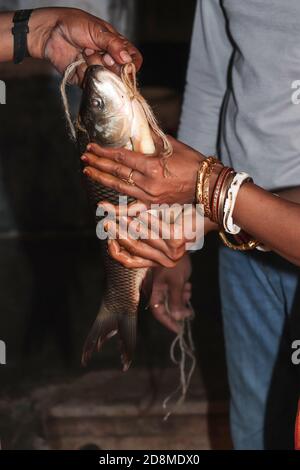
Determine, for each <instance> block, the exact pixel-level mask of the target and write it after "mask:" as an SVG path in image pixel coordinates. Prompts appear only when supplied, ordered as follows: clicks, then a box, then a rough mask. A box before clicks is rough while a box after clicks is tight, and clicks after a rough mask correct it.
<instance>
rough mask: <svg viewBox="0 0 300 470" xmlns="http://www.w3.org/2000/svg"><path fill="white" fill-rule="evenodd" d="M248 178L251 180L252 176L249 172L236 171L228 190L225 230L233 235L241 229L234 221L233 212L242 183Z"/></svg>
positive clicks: (224, 219)
mask: <svg viewBox="0 0 300 470" xmlns="http://www.w3.org/2000/svg"><path fill="white" fill-rule="evenodd" d="M246 180H248V181H251V178H250V176H249V175H248V174H247V173H243V172H242V173H236V175H235V177H234V178H233V180H232V183H231V185H230V188H229V190H228V193H227V197H226V201H225V204H224V218H223V226H224V229H225V231H226V232H227V233H231V234H232V235H237V234H238V233H239V232H240V231H241V227H239V226H238V225H236V224H234V223H233V218H232V214H233V211H234V206H235V203H236V199H237V195H238V192H239V190H240V188H241V186H242V184H243V183H245V182H246Z"/></svg>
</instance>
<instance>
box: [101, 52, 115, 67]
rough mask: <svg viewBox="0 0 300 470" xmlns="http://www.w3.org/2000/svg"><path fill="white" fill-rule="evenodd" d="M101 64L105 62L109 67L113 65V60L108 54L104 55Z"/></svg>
mask: <svg viewBox="0 0 300 470" xmlns="http://www.w3.org/2000/svg"><path fill="white" fill-rule="evenodd" d="M103 62H105V63H106V65H108V66H109V67H111V66H112V65H114V64H115V61H114V59H113V58H112V57H111V56H110V55H109V54H104V56H103Z"/></svg>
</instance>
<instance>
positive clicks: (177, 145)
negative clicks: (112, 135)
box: [82, 136, 204, 206]
mask: <svg viewBox="0 0 300 470" xmlns="http://www.w3.org/2000/svg"><path fill="white" fill-rule="evenodd" d="M168 139H169V141H170V143H171V144H172V147H173V154H172V157H171V158H170V159H169V160H168V170H169V173H170V174H169V176H167V177H166V175H165V173H164V167H163V164H162V159H160V158H158V157H159V153H160V151H161V148H160V143H159V141H158V139H155V144H156V148H157V153H156V154H155V155H152V156H151V155H150V156H149V155H144V154H142V153H140V152H134V151H131V150H126V149H124V148H117V149H112V148H104V147H100V146H99V145H97V144H94V143H91V144H90V145H88V147H87V151H86V152H85V153H84V155H83V157H82V160H83V162H84V163H85V165H86V167H85V169H84V173H85V174H86V175H87V176H89V177H90V178H92V179H93V180H95V181H97V182H98V183H101V184H103V185H104V186H106V187H108V188H111V189H114V190H115V191H118V192H120V193H122V194H127V195H128V196H132V197H134V198H135V199H138V200H140V201H142V202H144V203H145V204H147V205H148V206H150V205H151V204H155V203H159V204H164V203H166V204H173V203H178V204H186V203H192V202H194V199H195V189H196V180H197V171H198V169H199V164H200V163H201V161H202V160H203V158H204V156H203V155H202V154H201V153H200V152H197V151H196V150H194V149H192V148H191V147H188V146H187V145H185V144H183V143H182V142H179V141H178V140H176V139H173V138H172V137H170V136H168Z"/></svg>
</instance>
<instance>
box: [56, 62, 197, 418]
mask: <svg viewBox="0 0 300 470" xmlns="http://www.w3.org/2000/svg"><path fill="white" fill-rule="evenodd" d="M84 62H85V59H83V58H80V59H78V60H76V61H75V62H72V63H71V64H70V65H69V66H68V67H67V68H66V70H65V73H64V76H63V79H62V82H61V86H60V91H61V97H62V101H63V107H64V111H65V115H66V120H67V123H68V127H69V131H70V135H71V138H72V139H73V140H76V138H77V129H79V130H81V131H83V132H87V131H86V129H85V128H84V127H83V126H82V123H80V122H79V120H78V119H77V120H76V121H75V122H73V120H72V116H71V112H70V107H69V102H68V98H67V93H66V87H67V84H68V80H69V78H70V77H71V75H72V74H73V73H74V71H75V69H76V68H77V67H78V66H79V65H81V64H83V63H84ZM121 80H122V82H123V84H124V85H125V87H126V90H127V92H128V95H129V97H130V98H131V99H132V100H133V99H136V100H137V101H138V102H139V103H140V105H141V107H142V109H143V111H144V113H145V117H146V119H147V122H148V124H149V127H150V128H151V130H152V131H153V132H154V134H155V135H157V136H158V137H159V138H160V139H161V141H162V144H163V150H162V152H161V161H162V163H163V167H164V174H165V176H168V175H169V174H170V173H169V170H168V168H167V160H168V158H169V157H170V156H171V155H172V153H173V149H172V145H171V143H170V142H169V140H168V138H167V136H166V135H165V134H164V132H163V131H162V130H161V129H160V127H159V125H158V122H157V120H156V118H155V116H154V113H153V111H152V109H151V107H150V106H149V104H148V103H147V101H146V100H145V98H144V97H143V96H142V95H141V93H140V92H139V90H138V87H137V80H136V69H135V66H134V64H132V63H131V64H126V65H124V66H123V67H122V69H121ZM166 307H167V310H168V306H167V299H166ZM189 308H190V309H191V311H192V312H193V309H192V306H191V304H189ZM169 313H170V312H169ZM193 318H194V312H193V313H192V315H191V316H190V317H187V318H185V319H183V320H182V321H181V322H179V323H180V331H179V333H178V334H177V336H176V337H175V338H174V340H173V341H172V344H171V347H170V357H171V361H172V362H173V363H174V364H175V365H177V366H178V367H179V371H180V384H179V385H178V387H177V388H176V390H174V391H173V392H172V393H171V394H170V395H169V396H167V397H166V398H165V400H164V402H163V408H164V409H167V408H168V406H169V402H170V400H171V399H172V398H173V397H175V396H176V395H177V394H178V393H179V394H180V396H179V398H178V399H177V401H176V402H175V404H173V406H171V407H170V409H169V411H167V413H166V415H165V417H164V420H167V419H168V418H169V416H170V415H171V414H172V412H173V411H175V409H176V408H177V407H178V406H180V405H181V404H182V403H183V402H184V400H185V398H186V394H187V391H188V389H189V385H190V382H191V378H192V375H193V372H194V370H195V367H196V358H195V347H194V342H193V338H192V331H191V322H192V319H193ZM177 346H179V357H178V358H176V348H177ZM188 359H190V362H191V363H190V368H189V370H187V369H188Z"/></svg>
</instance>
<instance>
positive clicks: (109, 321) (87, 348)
mask: <svg viewBox="0 0 300 470" xmlns="http://www.w3.org/2000/svg"><path fill="white" fill-rule="evenodd" d="M136 324H137V316H136V315H130V314H126V313H114V312H109V311H108V310H107V309H106V307H105V305H102V306H101V308H100V311H99V313H98V315H97V318H96V320H95V322H94V324H93V326H92V328H91V330H90V332H89V334H88V337H87V339H86V341H85V343H84V346H83V353H82V359H81V363H82V365H84V366H85V365H87V363H88V362H89V360H90V359H91V357H92V354H93V353H94V352H95V351H99V350H100V349H101V347H102V346H103V344H104V342H105V341H106V340H108V339H109V338H111V337H112V336H114V335H116V334H117V333H119V336H120V341H121V360H122V364H123V371H126V370H128V368H129V367H130V364H131V362H132V358H133V353H134V349H135V343H136Z"/></svg>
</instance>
